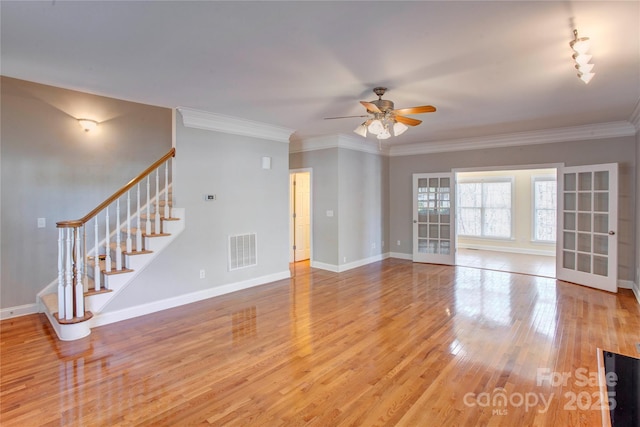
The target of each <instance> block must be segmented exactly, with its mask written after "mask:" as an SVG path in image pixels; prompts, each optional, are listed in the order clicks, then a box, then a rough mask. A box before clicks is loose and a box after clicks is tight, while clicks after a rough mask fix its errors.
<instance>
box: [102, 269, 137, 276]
mask: <svg viewBox="0 0 640 427" xmlns="http://www.w3.org/2000/svg"><path fill="white" fill-rule="evenodd" d="M124 273H133V270H131V269H130V268H123V269H122V270H116V269H115V268H114V269H112V270H111V271H107V270H102V274H104V275H105V276H112V275H114V274H124Z"/></svg>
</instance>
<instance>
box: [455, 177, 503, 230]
mask: <svg viewBox="0 0 640 427" xmlns="http://www.w3.org/2000/svg"><path fill="white" fill-rule="evenodd" d="M501 182H508V183H510V184H511V227H510V230H509V237H495V236H483V235H480V236H475V235H472V234H462V233H459V234H458V235H459V236H460V237H463V238H465V239H481V240H501V241H513V240H515V237H514V235H515V218H516V203H515V197H516V195H515V189H514V186H515V177H514V176H491V177H478V178H462V179H459V180H458V181H457V182H456V185H457V184H474V183H480V184H484V183H501ZM457 190H458V189H457V188H456V217H458V218H459V217H460V209H462V206H461V205H460V192H459V191H457ZM483 211H484V206H482V207H481V212H483ZM480 218H481V221H482V218H483V216H482V215H481V216H480ZM483 223H484V221H482V222H481V223H480V229H481V233H482V232H484V230H483V229H482V224H483ZM456 228H457V229H458V227H457V220H456Z"/></svg>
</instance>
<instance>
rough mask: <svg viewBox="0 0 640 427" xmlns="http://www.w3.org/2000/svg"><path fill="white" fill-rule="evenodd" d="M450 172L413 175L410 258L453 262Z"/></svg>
mask: <svg viewBox="0 0 640 427" xmlns="http://www.w3.org/2000/svg"><path fill="white" fill-rule="evenodd" d="M454 189H455V183H454V178H453V173H417V174H413V261H414V262H426V263H432V264H449V265H454V264H455V231H454V224H455V222H454V212H455V210H454V200H455V196H454Z"/></svg>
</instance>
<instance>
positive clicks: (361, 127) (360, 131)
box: [353, 123, 367, 138]
mask: <svg viewBox="0 0 640 427" xmlns="http://www.w3.org/2000/svg"><path fill="white" fill-rule="evenodd" d="M353 131H354V132H355V133H357V134H358V135H360V136H361V137H363V138H366V137H367V125H365V124H364V123H362V124H361V125H359V126H358V127H357V128H355V129H354V130H353Z"/></svg>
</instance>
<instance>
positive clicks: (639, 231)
mask: <svg viewBox="0 0 640 427" xmlns="http://www.w3.org/2000/svg"><path fill="white" fill-rule="evenodd" d="M638 193H640V131H639V132H638V133H637V134H636V191H635V195H636V275H635V282H636V289H638V291H639V292H640V196H639V195H638Z"/></svg>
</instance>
